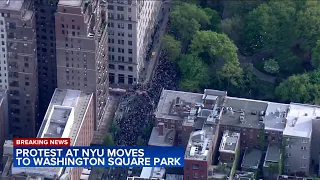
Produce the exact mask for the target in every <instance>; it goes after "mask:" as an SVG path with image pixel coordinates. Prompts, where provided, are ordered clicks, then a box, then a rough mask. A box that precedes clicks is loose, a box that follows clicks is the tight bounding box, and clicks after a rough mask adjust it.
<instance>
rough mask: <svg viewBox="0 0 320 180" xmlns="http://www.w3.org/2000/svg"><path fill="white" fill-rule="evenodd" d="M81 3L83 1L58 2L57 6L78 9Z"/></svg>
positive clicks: (64, 0)
mask: <svg viewBox="0 0 320 180" xmlns="http://www.w3.org/2000/svg"><path fill="white" fill-rule="evenodd" d="M83 1H84V0H59V4H58V5H61V6H75V7H79V6H81V4H82V2H83Z"/></svg>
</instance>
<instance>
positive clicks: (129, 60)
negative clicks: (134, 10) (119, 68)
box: [108, 54, 132, 63]
mask: <svg viewBox="0 0 320 180" xmlns="http://www.w3.org/2000/svg"><path fill="white" fill-rule="evenodd" d="M108 58H109V60H110V61H114V60H116V59H115V58H114V55H112V54H109V55H108ZM118 61H121V62H125V60H124V56H118ZM128 62H129V63H132V57H128Z"/></svg>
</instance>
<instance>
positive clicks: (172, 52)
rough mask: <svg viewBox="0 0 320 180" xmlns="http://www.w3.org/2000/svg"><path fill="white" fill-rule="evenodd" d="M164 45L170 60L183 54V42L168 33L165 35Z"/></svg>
mask: <svg viewBox="0 0 320 180" xmlns="http://www.w3.org/2000/svg"><path fill="white" fill-rule="evenodd" d="M163 45H164V49H165V51H166V52H167V53H168V55H169V58H170V60H172V61H175V60H176V59H177V58H178V57H179V56H180V54H181V42H180V41H178V40H176V39H175V38H174V37H173V36H170V35H168V34H166V35H164V36H163Z"/></svg>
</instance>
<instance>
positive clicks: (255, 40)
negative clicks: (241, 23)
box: [245, 1, 296, 53]
mask: <svg viewBox="0 0 320 180" xmlns="http://www.w3.org/2000/svg"><path fill="white" fill-rule="evenodd" d="M295 8H296V4H295V3H294V1H270V2H269V3H263V4H261V5H260V6H259V7H257V8H256V9H254V10H253V11H251V12H250V13H249V14H248V17H247V19H246V22H247V26H246V30H245V42H246V47H247V49H248V50H250V51H253V52H259V51H264V52H271V53H272V52H275V51H277V50H278V49H279V51H281V49H282V48H283V47H288V46H290V45H291V44H292V43H293V41H294V40H295V30H294V29H295V28H294V23H295V18H296V17H295V14H296V9H295Z"/></svg>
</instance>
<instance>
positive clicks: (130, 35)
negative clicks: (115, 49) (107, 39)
mask: <svg viewBox="0 0 320 180" xmlns="http://www.w3.org/2000/svg"><path fill="white" fill-rule="evenodd" d="M108 35H111V36H113V35H114V30H110V29H109V30H108ZM118 36H119V37H124V32H120V31H119V32H118ZM128 37H129V38H132V33H131V32H129V33H128Z"/></svg>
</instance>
